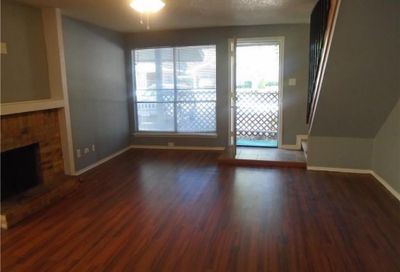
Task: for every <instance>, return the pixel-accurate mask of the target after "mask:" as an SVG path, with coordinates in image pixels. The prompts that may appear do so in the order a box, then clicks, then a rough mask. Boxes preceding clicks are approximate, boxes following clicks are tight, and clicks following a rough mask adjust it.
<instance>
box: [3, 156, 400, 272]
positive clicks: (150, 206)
mask: <svg viewBox="0 0 400 272" xmlns="http://www.w3.org/2000/svg"><path fill="white" fill-rule="evenodd" d="M218 156H219V155H218V153H213V152H209V153H207V152H187V151H154V150H153V151H146V150H135V151H129V152H127V153H125V154H123V155H121V156H119V157H117V158H115V159H114V160H112V161H110V162H108V163H105V164H103V165H102V166H100V167H98V168H97V169H94V170H93V171H91V172H89V173H87V174H84V175H83V176H82V178H83V183H82V185H81V187H80V188H79V189H78V190H77V191H75V192H74V193H73V194H72V195H69V196H67V197H66V198H65V199H63V200H62V201H60V202H59V203H57V204H55V205H52V206H51V207H49V208H48V209H46V210H44V211H42V212H40V213H38V214H36V215H34V216H32V217H30V218H28V219H26V220H25V221H23V222H21V223H20V224H19V225H17V226H15V227H14V228H12V229H10V230H6V231H4V230H3V231H2V241H1V246H2V249H1V253H2V256H1V257H2V271H400V203H399V202H398V201H397V200H396V199H395V198H394V197H393V196H391V195H390V193H389V192H387V191H386V190H385V189H384V188H383V186H381V185H380V184H379V183H378V182H377V181H376V180H375V179H374V178H373V177H371V176H369V175H355V174H340V173H328V172H309V171H306V170H304V169H289V168H257V167H252V168H247V167H234V166H221V165H218V164H217V158H218Z"/></svg>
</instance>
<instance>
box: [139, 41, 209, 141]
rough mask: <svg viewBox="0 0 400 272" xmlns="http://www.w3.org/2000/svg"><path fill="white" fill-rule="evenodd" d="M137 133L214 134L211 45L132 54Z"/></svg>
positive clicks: (140, 51)
mask: <svg viewBox="0 0 400 272" xmlns="http://www.w3.org/2000/svg"><path fill="white" fill-rule="evenodd" d="M133 57H134V59H133V63H134V66H135V67H134V75H135V95H136V96H135V105H136V107H135V108H136V120H137V130H138V131H139V132H176V133H215V132H216V50H215V46H214V45H210V46H189V47H175V48H154V49H138V50H135V51H134V54H133Z"/></svg>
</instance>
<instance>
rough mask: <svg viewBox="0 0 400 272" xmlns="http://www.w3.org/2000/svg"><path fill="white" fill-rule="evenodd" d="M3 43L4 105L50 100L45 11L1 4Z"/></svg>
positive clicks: (2, 82)
mask: <svg viewBox="0 0 400 272" xmlns="http://www.w3.org/2000/svg"><path fill="white" fill-rule="evenodd" d="M1 42H3V43H6V44H7V51H8V53H7V54H2V55H1V103H8V102H18V101H29V100H37V99H48V98H50V88H49V74H48V66H47V56H46V45H45V40H44V34H43V23H42V14H41V10H40V9H39V8H35V7H31V6H28V5H24V4H20V3H16V2H15V1H5V0H3V1H1Z"/></svg>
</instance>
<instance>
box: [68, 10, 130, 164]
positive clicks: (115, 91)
mask: <svg viewBox="0 0 400 272" xmlns="http://www.w3.org/2000/svg"><path fill="white" fill-rule="evenodd" d="M62 23H63V32H64V47H65V61H66V71H67V84H68V93H69V103H70V110H71V123H72V137H73V145H74V150H75V166H76V169H77V170H80V169H82V168H84V167H87V166H89V165H91V164H93V163H95V162H97V161H99V160H101V159H103V158H105V157H107V156H109V155H111V154H113V153H115V152H118V151H120V150H121V149H123V148H125V147H127V146H128V145H129V121H128V116H129V114H128V98H127V94H128V93H127V83H126V70H125V68H126V64H125V50H124V40H123V37H122V35H121V34H119V33H116V32H113V31H110V30H106V29H103V28H100V27H97V26H94V25H91V24H88V23H84V22H80V21H77V20H74V19H71V18H68V17H63V20H62ZM92 144H95V146H96V150H95V151H92V150H91V145H92ZM78 148H79V149H81V152H82V154H83V155H82V157H81V158H77V156H76V149H78ZM84 148H89V150H90V152H89V153H88V154H84Z"/></svg>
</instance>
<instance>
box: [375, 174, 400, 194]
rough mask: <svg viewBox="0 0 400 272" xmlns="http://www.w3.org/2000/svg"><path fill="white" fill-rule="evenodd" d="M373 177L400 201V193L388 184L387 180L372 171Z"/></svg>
mask: <svg viewBox="0 0 400 272" xmlns="http://www.w3.org/2000/svg"><path fill="white" fill-rule="evenodd" d="M371 175H372V176H374V178H376V179H377V180H378V181H379V182H380V183H381V184H382V185H383V186H385V188H386V189H387V190H388V191H389V192H391V193H392V195H393V196H394V197H395V198H397V200H399V201H400V193H399V192H397V191H396V190H395V189H393V187H392V186H390V185H389V183H387V181H386V180H384V179H383V178H382V177H381V176H379V175H378V174H377V173H375V172H374V171H373V170H371Z"/></svg>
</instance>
